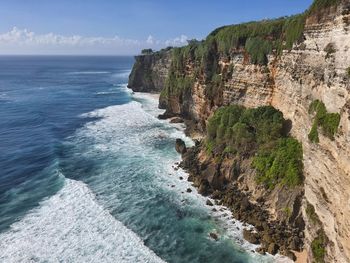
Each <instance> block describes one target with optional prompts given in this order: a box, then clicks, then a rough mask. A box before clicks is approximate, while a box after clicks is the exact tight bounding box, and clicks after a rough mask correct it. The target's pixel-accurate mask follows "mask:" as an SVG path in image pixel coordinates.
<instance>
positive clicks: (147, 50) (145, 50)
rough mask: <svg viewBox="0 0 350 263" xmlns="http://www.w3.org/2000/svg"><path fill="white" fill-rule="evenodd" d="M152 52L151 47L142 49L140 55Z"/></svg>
mask: <svg viewBox="0 0 350 263" xmlns="http://www.w3.org/2000/svg"><path fill="white" fill-rule="evenodd" d="M152 53H153V50H152V49H151V48H146V49H142V51H141V54H142V55H150V54H152Z"/></svg>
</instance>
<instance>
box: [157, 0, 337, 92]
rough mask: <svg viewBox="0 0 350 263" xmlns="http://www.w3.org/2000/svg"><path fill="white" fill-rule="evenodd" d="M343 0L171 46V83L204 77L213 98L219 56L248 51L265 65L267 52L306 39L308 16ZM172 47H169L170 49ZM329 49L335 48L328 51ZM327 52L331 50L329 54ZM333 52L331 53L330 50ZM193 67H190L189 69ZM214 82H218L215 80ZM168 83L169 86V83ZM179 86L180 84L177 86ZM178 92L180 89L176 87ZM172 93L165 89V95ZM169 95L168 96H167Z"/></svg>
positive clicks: (319, 0) (326, 0)
mask: <svg viewBox="0 0 350 263" xmlns="http://www.w3.org/2000/svg"><path fill="white" fill-rule="evenodd" d="M339 1H340V0H315V1H314V3H313V4H312V6H311V7H310V9H309V10H307V11H306V12H304V13H302V14H299V15H294V16H290V17H282V18H277V19H270V20H263V21H258V22H248V23H243V24H238V25H230V26H223V27H220V28H217V29H215V30H214V31H213V32H211V33H210V34H209V35H208V37H207V38H206V39H205V40H203V41H197V40H190V41H188V45H187V46H184V47H181V48H173V49H172V65H171V68H170V72H172V73H173V74H172V76H171V78H172V79H170V80H168V81H167V82H168V84H169V85H170V86H171V85H172V83H175V84H178V83H180V82H182V80H179V81H177V80H175V78H181V79H183V78H184V77H185V76H188V78H191V79H193V81H192V82H194V80H195V79H200V78H202V80H204V82H205V84H206V87H207V90H206V91H205V92H206V94H207V95H209V98H213V97H214V96H213V95H214V94H216V92H217V91H220V88H221V85H220V81H218V77H217V75H218V74H220V73H222V72H220V67H219V65H218V61H219V58H223V57H226V58H228V59H229V58H230V57H231V56H232V54H234V53H235V52H237V50H240V51H245V52H246V54H247V55H248V56H247V57H248V58H249V59H250V61H251V63H253V64H260V65H266V64H267V63H268V55H269V54H275V55H279V54H281V53H282V51H283V50H290V49H291V48H292V47H293V44H294V43H297V42H300V41H302V39H303V31H304V26H305V21H306V18H307V17H308V16H309V15H311V14H314V13H315V12H318V11H320V10H321V11H322V10H323V9H324V8H327V7H329V6H332V5H335V4H337V3H338V2H339ZM168 50H169V49H168ZM329 51H330V52H332V51H334V50H331V49H330V50H329ZM327 54H328V53H327ZM329 54H331V53H329ZM189 66H191V69H189ZM213 81H216V82H215V83H213ZM169 85H168V86H167V88H169V87H170V86H169ZM177 87H180V86H179V85H177ZM172 90H174V91H176V94H178V95H179V94H181V91H179V90H177V89H176V88H175V87H173V88H172ZM169 94H171V93H170V90H167V91H164V92H163V96H167V95H169ZM165 98H166V97H165Z"/></svg>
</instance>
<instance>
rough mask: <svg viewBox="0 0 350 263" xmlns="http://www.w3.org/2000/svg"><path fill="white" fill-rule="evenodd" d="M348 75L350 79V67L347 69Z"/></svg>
mask: <svg viewBox="0 0 350 263" xmlns="http://www.w3.org/2000/svg"><path fill="white" fill-rule="evenodd" d="M346 74H347V76H348V77H349V78H350V67H348V68H347V69H346Z"/></svg>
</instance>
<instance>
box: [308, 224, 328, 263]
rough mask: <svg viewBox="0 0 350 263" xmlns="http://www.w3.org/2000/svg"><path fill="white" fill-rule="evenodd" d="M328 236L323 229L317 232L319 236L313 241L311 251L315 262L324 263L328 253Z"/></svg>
mask: <svg viewBox="0 0 350 263" xmlns="http://www.w3.org/2000/svg"><path fill="white" fill-rule="evenodd" d="M326 245H327V236H326V234H325V233H324V231H323V230H322V229H320V230H319V231H318V232H317V237H316V238H315V239H314V240H313V241H312V242H311V251H312V254H313V256H314V260H315V261H314V262H315V263H324V262H325V260H324V257H325V255H326Z"/></svg>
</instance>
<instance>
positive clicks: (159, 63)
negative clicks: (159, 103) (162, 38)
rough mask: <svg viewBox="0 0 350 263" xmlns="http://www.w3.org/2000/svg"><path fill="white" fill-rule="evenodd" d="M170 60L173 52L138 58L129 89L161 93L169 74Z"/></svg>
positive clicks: (136, 58)
mask: <svg viewBox="0 0 350 263" xmlns="http://www.w3.org/2000/svg"><path fill="white" fill-rule="evenodd" d="M170 58H171V50H167V51H158V52H154V53H151V54H145V55H139V56H136V57H135V63H134V66H133V68H132V71H131V74H130V76H129V83H128V88H130V89H132V90H133V91H137V92H151V93H159V92H160V91H161V90H162V89H163V87H164V84H165V80H166V77H167V75H168V72H169V68H170V63H171V59H170Z"/></svg>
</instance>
